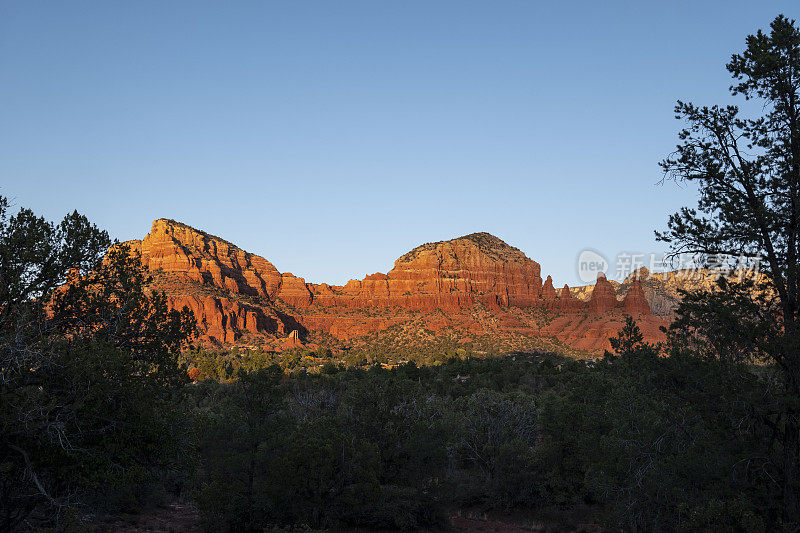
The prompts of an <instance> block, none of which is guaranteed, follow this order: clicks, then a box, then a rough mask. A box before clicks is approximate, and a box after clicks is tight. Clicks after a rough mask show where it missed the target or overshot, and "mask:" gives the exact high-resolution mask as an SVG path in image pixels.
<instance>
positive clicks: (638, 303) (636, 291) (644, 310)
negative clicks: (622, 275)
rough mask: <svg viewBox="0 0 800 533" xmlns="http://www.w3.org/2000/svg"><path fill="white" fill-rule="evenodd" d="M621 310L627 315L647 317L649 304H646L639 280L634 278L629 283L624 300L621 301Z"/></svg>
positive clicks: (649, 312)
mask: <svg viewBox="0 0 800 533" xmlns="http://www.w3.org/2000/svg"><path fill="white" fill-rule="evenodd" d="M622 308H623V309H624V310H625V312H626V313H628V314H629V315H649V314H651V311H650V304H649V303H647V298H645V296H644V289H643V288H642V283H641V282H640V281H639V278H636V279H634V280H633V282H632V283H631V286H630V288H629V289H628V293H627V294H626V295H625V299H624V300H622Z"/></svg>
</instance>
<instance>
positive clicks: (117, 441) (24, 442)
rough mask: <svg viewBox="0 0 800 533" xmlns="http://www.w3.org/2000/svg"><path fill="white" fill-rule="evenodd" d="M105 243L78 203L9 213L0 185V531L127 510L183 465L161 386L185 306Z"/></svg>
mask: <svg viewBox="0 0 800 533" xmlns="http://www.w3.org/2000/svg"><path fill="white" fill-rule="evenodd" d="M108 245H109V241H108V236H107V235H106V234H105V232H102V231H100V230H98V229H97V228H96V227H94V226H92V225H90V224H89V222H88V221H87V220H86V219H85V218H84V217H82V216H81V215H78V214H77V213H73V214H72V215H69V216H67V217H65V219H64V221H63V222H62V223H61V224H59V225H54V224H51V223H48V222H46V221H44V220H43V219H41V218H39V217H36V216H34V215H33V213H31V212H30V211H28V210H24V209H23V210H20V212H19V213H18V214H17V215H15V216H11V217H8V216H7V214H6V203H5V199H3V198H0V530H8V529H14V528H17V527H21V525H22V524H27V527H30V526H31V525H36V524H44V525H46V524H54V523H59V522H61V521H62V520H63V519H64V518H65V517H67V516H69V515H72V514H74V513H75V511H85V510H88V509H95V510H96V509H102V508H103V507H112V508H116V509H120V508H122V509H130V508H131V507H132V506H133V507H135V506H136V505H138V504H140V503H142V500H143V498H144V497H145V494H146V493H147V492H148V491H149V489H146V488H143V487H144V486H146V485H148V484H152V483H153V482H154V481H156V480H157V479H159V478H161V479H163V478H164V476H165V475H166V472H168V470H169V469H175V468H177V467H178V466H182V467H183V468H184V469H185V467H186V465H185V464H183V461H184V459H185V458H186V457H187V454H186V451H188V449H189V448H190V442H189V440H188V437H189V434H188V431H187V430H188V427H187V426H186V423H185V422H184V421H185V417H183V416H182V414H181V413H180V412H179V411H178V410H177V408H176V405H174V404H173V403H172V402H171V399H172V398H171V392H172V391H174V390H175V387H176V386H178V385H180V384H181V383H182V382H183V380H184V378H183V376H184V373H183V371H182V370H181V369H180V367H179V366H178V364H177V354H178V351H179V350H180V348H181V345H182V343H183V342H184V341H185V340H186V337H187V335H188V334H189V333H190V332H191V330H192V326H193V319H192V317H190V316H189V315H188V314H186V313H176V312H169V311H167V308H166V302H165V298H164V296H163V295H159V294H146V293H145V291H144V289H143V285H144V283H145V282H146V278H145V277H144V274H143V273H142V272H141V267H140V266H139V263H138V261H137V260H136V259H135V258H132V257H130V256H129V254H128V250H127V249H126V248H124V247H121V248H118V249H117V250H116V251H115V252H114V253H112V254H111V255H110V256H109V257H108V259H107V260H106V261H105V262H103V263H101V261H100V260H101V258H102V257H103V254H104V252H105V251H106V250H107V247H108ZM70 269H72V271H73V274H72V277H71V280H70V281H71V282H72V283H71V285H70V286H68V287H66V288H60V289H59V288H58V287H59V285H61V284H62V283H64V282H65V281H67V277H68V271H69V270H70ZM137 487H140V488H141V489H140V488H137Z"/></svg>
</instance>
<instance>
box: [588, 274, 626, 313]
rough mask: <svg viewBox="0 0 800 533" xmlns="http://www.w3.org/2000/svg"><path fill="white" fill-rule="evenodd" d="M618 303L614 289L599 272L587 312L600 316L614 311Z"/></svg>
mask: <svg viewBox="0 0 800 533" xmlns="http://www.w3.org/2000/svg"><path fill="white" fill-rule="evenodd" d="M618 303H619V302H617V294H616V292H614V287H613V286H612V285H611V283H609V282H608V279H606V275H605V274H603V273H602V272H600V273H599V274H597V283H595V285H594V290H592V297H591V298H589V311H591V312H593V313H598V314H602V313H605V312H607V311H610V310H611V309H614V308H615V307H616V306H617V304H618Z"/></svg>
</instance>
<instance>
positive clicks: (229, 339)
mask: <svg viewBox="0 0 800 533" xmlns="http://www.w3.org/2000/svg"><path fill="white" fill-rule="evenodd" d="M167 303H168V304H169V306H170V307H171V308H173V309H183V308H184V307H188V308H189V310H190V311H192V312H193V313H194V316H195V319H196V320H197V327H198V330H200V332H201V339H203V340H207V341H210V342H211V343H225V344H231V343H234V342H236V341H237V340H238V339H239V338H240V337H241V336H242V335H243V334H245V333H252V334H255V335H280V334H283V333H284V332H285V331H286V327H285V324H284V323H283V320H282V319H281V318H280V317H279V316H278V315H277V314H276V313H274V312H272V311H271V310H270V309H269V308H264V307H256V306H250V305H246V304H242V303H240V302H235V301H231V300H230V299H228V298H216V297H213V296H206V297H201V296H180V295H179V296H169V297H168V299H167Z"/></svg>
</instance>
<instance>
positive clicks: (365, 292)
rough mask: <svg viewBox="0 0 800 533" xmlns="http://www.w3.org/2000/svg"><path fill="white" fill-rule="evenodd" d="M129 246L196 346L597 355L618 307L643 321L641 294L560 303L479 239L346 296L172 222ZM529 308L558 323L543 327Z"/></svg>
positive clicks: (597, 294) (512, 258) (446, 246)
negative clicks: (380, 337) (563, 350)
mask: <svg viewBox="0 0 800 533" xmlns="http://www.w3.org/2000/svg"><path fill="white" fill-rule="evenodd" d="M128 244H129V245H130V246H131V247H132V248H133V249H134V250H137V251H139V252H140V253H141V258H142V262H143V263H144V264H145V265H147V266H148V267H149V268H150V270H151V272H153V273H154V277H155V280H156V281H155V283H156V285H157V288H159V289H161V290H165V291H167V293H168V296H169V304H170V306H171V307H173V308H177V309H180V308H182V307H183V306H187V307H189V308H190V309H191V310H192V311H193V312H194V314H195V316H196V317H197V320H198V326H199V329H200V332H201V340H203V341H205V342H210V343H221V344H228V345H230V344H235V343H249V342H251V341H252V340H253V339H255V340H256V341H258V340H259V339H260V340H261V341H264V342H268V343H269V345H270V346H272V347H274V348H277V349H285V348H288V347H292V346H299V345H304V346H310V344H306V343H305V335H306V332H307V331H319V332H324V333H327V334H329V335H331V336H333V337H335V338H338V339H355V338H358V337H361V336H364V335H367V334H370V333H376V332H379V331H382V330H385V329H387V328H392V327H395V326H397V327H400V326H402V325H404V324H408V323H409V321H411V320H416V321H419V324H420V327H422V328H424V329H425V330H427V331H439V330H440V329H442V328H450V329H452V328H455V329H457V330H459V331H462V332H465V333H469V334H475V335H500V334H503V333H504V332H506V333H508V332H511V333H513V334H514V335H522V336H537V335H551V336H555V337H557V338H559V339H562V340H563V341H564V342H567V343H569V344H571V345H573V346H577V347H580V348H581V349H593V350H594V349H598V347H599V346H600V345H603V346H604V344H603V343H605V342H606V340H607V337H604V336H605V335H608V334H609V333H616V331H617V329H619V328H618V326H619V321H620V318H619V316H617V315H618V314H620V313H621V312H622V310H621V309H618V307H622V308H623V309H624V310H625V311H626V312H630V313H636V314H637V315H642V316H643V315H646V314H647V313H648V312H649V307H647V300H646V299H645V298H644V294H643V292H642V288H641V286H640V285H639V284H634V285H632V286H631V290H630V291H629V293H628V295H627V296H626V298H625V301H624V303H623V304H622V305H621V306H620V305H619V304H618V302H617V299H616V296H615V294H614V289H613V287H612V286H611V284H610V283H609V282H608V280H606V279H605V276H602V277H598V281H597V284H596V286H595V288H594V291H593V293H592V296H591V299H590V301H589V304H588V306H587V304H586V303H585V302H582V301H580V300H578V299H577V298H574V297H573V295H572V294H571V293H570V290H569V287H567V286H565V287H564V289H562V290H561V294H560V295H559V296H558V297H557V295H556V291H555V288H554V287H553V280H552V278H551V277H550V276H548V277H547V280H546V281H545V283H544V284H542V278H541V272H540V267H539V264H538V263H536V262H535V261H532V260H531V259H529V258H527V257H526V256H525V254H523V253H522V252H521V251H519V250H518V249H516V248H514V247H512V246H509V245H508V244H506V243H504V242H503V241H501V240H500V239H498V238H496V237H494V236H492V235H489V234H488V233H474V234H471V235H466V236H464V237H460V238H457V239H452V240H449V241H441V242H435V243H429V244H425V245H422V246H419V247H417V248H415V249H413V250H412V251H410V252H408V253H407V254H405V255H403V256H402V257H400V258H399V259H398V260H397V261H395V264H394V267H393V268H392V269H391V270H390V271H389V272H388V273H387V274H382V273H376V274H372V275H369V276H367V277H365V278H364V279H363V280H360V281H359V280H350V281H349V282H348V283H347V284H346V285H344V286H336V285H328V284H324V283H323V284H319V285H315V284H308V283H306V282H305V280H304V279H303V278H299V277H296V276H294V275H292V274H289V273H283V274H281V273H280V272H279V271H278V270H277V269H276V268H275V267H274V266H273V265H272V264H271V263H270V262H269V261H267V260H266V259H264V258H263V257H259V256H257V255H253V254H250V253H247V252H245V251H244V250H241V249H239V248H238V247H236V246H234V245H233V244H231V243H229V242H227V241H225V240H223V239H220V238H218V237H214V236H213V235H209V234H207V233H205V232H202V231H199V230H195V229H193V228H191V227H189V226H186V225H184V224H181V223H179V222H175V221H172V220H166V219H160V220H156V221H155V222H153V227H152V229H151V231H150V233H149V234H148V235H147V236H146V237H145V238H144V239H142V240H141V241H130V242H129V243H128ZM526 308H544V309H548V310H555V311H557V312H558V313H559V314H560V315H561V316H558V317H557V319H556V320H554V321H552V323H548V324H547V325H544V324H541V323H539V322H537V319H536V318H535V316H540V315H539V314H537V313H527V312H526V311H525V309H526ZM588 311H591V313H592V315H591V319H590V320H589V318H587V317H589V315H588V314H587V312H588ZM606 315H607V316H606ZM587 320H588V322H587ZM654 320H655V319H654ZM654 323H655V322H654ZM615 328H616V329H615ZM293 330H299V331H302V332H303V333H302V335H303V339H304V340H302V341H301V340H300V338H299V337H298V338H295V337H291V338H290V339H288V340H287V339H286V334H287V333H288V332H291V331H293ZM656 330H657V328H655V327H652V328H649V329H648V332H652V331H656Z"/></svg>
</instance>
